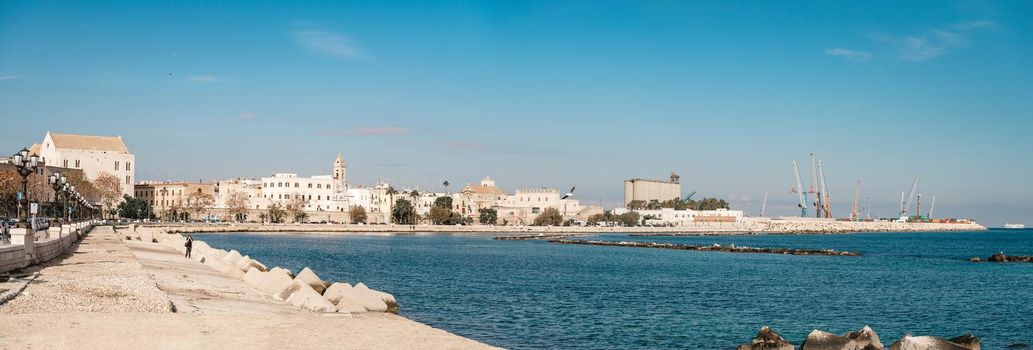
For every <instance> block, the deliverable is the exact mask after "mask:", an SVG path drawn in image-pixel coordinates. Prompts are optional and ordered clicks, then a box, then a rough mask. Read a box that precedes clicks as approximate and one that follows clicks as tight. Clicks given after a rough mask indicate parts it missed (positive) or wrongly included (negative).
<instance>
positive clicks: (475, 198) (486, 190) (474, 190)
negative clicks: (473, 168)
mask: <svg viewBox="0 0 1033 350" xmlns="http://www.w3.org/2000/svg"><path fill="white" fill-rule="evenodd" d="M455 199H459V200H458V201H457V200H455ZM504 199H506V192H505V191H503V190H502V189H500V188H498V187H496V186H495V180H492V178H491V176H485V177H484V179H483V180H481V183H480V184H466V187H463V190H462V191H460V192H459V194H458V195H457V196H456V197H453V200H452V211H455V212H458V213H459V214H462V215H465V216H467V217H470V218H474V219H476V218H477V217H478V216H479V215H480V212H479V210H480V209H487V208H491V207H494V206H496V205H497V204H498V202H499V201H502V200H504Z"/></svg>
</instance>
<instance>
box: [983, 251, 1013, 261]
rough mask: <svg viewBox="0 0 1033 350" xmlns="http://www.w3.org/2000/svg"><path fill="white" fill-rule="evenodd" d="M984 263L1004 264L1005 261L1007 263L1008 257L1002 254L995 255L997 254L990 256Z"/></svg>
mask: <svg viewBox="0 0 1033 350" xmlns="http://www.w3.org/2000/svg"><path fill="white" fill-rule="evenodd" d="M986 261H989V262H1005V261H1008V256H1007V255H1004V253H997V254H994V255H991V256H990V257H989V258H986Z"/></svg>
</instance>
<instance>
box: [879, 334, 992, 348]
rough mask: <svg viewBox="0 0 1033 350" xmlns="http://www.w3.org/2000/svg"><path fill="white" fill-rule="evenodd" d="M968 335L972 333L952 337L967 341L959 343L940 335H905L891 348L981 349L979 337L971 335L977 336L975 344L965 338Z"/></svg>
mask: <svg viewBox="0 0 1033 350" xmlns="http://www.w3.org/2000/svg"><path fill="white" fill-rule="evenodd" d="M966 336H971V335H970V334H966V335H964V336H961V337H957V338H952V339H959V340H962V341H965V344H958V343H954V342H952V341H950V340H944V339H943V338H939V337H932V336H921V337H915V336H911V335H905V336H904V337H903V338H900V340H898V341H896V342H894V343H893V344H892V345H890V350H979V338H976V337H975V336H971V337H972V338H975V343H974V344H973V343H972V339H966V338H963V337H966ZM972 346H974V347H972Z"/></svg>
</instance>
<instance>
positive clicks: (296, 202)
mask: <svg viewBox="0 0 1033 350" xmlns="http://www.w3.org/2000/svg"><path fill="white" fill-rule="evenodd" d="M306 205H308V200H307V199H305V196H304V195H300V194H297V193H295V194H294V196H293V197H291V199H290V201H288V202H287V208H286V209H287V214H289V215H290V216H291V217H292V218H294V222H301V221H303V220H305V219H306V218H308V214H307V213H305V206H306Z"/></svg>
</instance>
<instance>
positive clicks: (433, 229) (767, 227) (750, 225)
mask: <svg viewBox="0 0 1033 350" xmlns="http://www.w3.org/2000/svg"><path fill="white" fill-rule="evenodd" d="M160 226H162V227H165V228H166V229H167V230H168V232H171V233H191V232H204V233H220V232H254V233H291V232H305V233H312V234H322V235H344V234H349V233H355V234H364V235H368V234H385V235H390V234H399V233H438V232H440V233H488V234H506V235H512V236H516V235H539V234H544V235H550V234H600V233H628V234H665V233H666V234H678V233H687V234H700V233H702V234H710V235H742V234H756V233H773V234H839V233H853V232H951V231H983V230H986V228H985V227H983V226H982V225H979V224H978V223H926V222H889V221H874V222H853V221H835V220H831V219H809V218H777V219H771V218H746V219H745V220H744V221H742V222H736V223H695V224H692V225H687V226H677V227H642V226H636V227H602V226H495V225H393V224H387V225H357V224H299V223H291V224H259V223H223V224H160Z"/></svg>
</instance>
